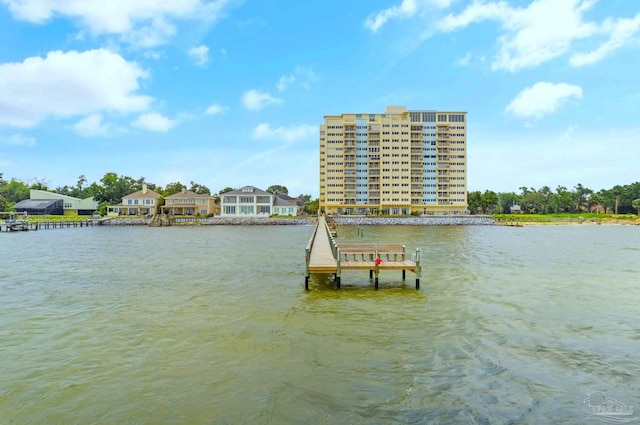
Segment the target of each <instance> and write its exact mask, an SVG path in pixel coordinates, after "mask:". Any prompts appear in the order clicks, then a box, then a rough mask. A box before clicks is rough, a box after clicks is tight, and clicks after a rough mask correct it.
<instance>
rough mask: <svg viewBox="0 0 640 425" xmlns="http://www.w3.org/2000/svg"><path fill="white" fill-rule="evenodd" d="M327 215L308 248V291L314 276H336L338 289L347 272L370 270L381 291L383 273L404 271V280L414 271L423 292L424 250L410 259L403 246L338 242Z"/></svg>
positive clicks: (319, 221) (418, 286) (321, 221)
mask: <svg viewBox="0 0 640 425" xmlns="http://www.w3.org/2000/svg"><path fill="white" fill-rule="evenodd" d="M332 227H333V226H330V225H329V224H328V223H327V221H326V220H325V217H324V216H320V217H318V223H317V224H316V227H315V229H314V231H313V234H312V235H311V238H310V239H309V243H308V244H307V247H306V249H305V256H306V265H305V285H304V286H305V289H307V290H308V289H309V278H310V277H311V274H314V273H332V274H334V276H335V282H336V288H338V289H339V288H340V286H341V277H342V272H343V271H345V270H369V278H370V279H373V280H374V285H375V289H378V277H379V273H380V271H381V270H401V271H402V280H404V279H405V278H406V271H407V270H409V271H412V272H414V273H415V277H416V289H420V275H421V271H422V266H421V264H420V254H421V253H420V249H416V252H415V253H414V254H412V255H411V258H408V257H407V254H406V252H405V246H404V245H402V244H386V243H380V244H377V243H337V242H336V241H335V236H334V235H335V234H336V230H335V228H332Z"/></svg>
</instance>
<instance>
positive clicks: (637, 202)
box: [631, 198, 640, 215]
mask: <svg viewBox="0 0 640 425" xmlns="http://www.w3.org/2000/svg"><path fill="white" fill-rule="evenodd" d="M631 206H632V207H633V208H635V209H636V211H638V215H640V198H638V199H634V200H633V201H631Z"/></svg>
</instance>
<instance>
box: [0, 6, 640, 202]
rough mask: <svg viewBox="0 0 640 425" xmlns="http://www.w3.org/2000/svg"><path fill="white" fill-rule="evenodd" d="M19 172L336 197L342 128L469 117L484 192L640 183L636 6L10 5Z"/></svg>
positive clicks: (9, 58) (1, 53)
mask: <svg viewBox="0 0 640 425" xmlns="http://www.w3.org/2000/svg"><path fill="white" fill-rule="evenodd" d="M0 28H2V30H1V31H0V42H1V44H2V46H3V47H2V49H0V172H2V173H3V174H4V177H5V178H12V177H14V178H17V179H20V180H22V181H25V182H33V181H35V180H36V179H38V180H45V181H46V182H47V183H48V184H49V187H51V188H55V187H57V186H64V185H75V184H76V182H77V181H78V177H79V176H80V175H81V174H82V175H85V176H86V177H87V179H88V181H89V182H94V181H96V182H97V181H99V180H100V178H102V176H103V175H104V174H105V173H106V172H116V173H117V174H119V175H126V176H131V177H134V178H139V177H145V178H146V179H147V181H149V182H153V183H156V184H158V185H162V186H164V185H166V184H167V183H172V182H177V181H179V182H182V183H183V184H187V185H188V184H189V182H191V181H194V182H197V183H199V184H203V185H206V186H208V187H209V188H210V189H211V190H212V191H213V192H216V191H218V190H220V189H222V188H224V187H227V186H231V187H240V186H243V185H254V186H257V187H260V188H263V189H266V188H267V187H268V186H271V185H275V184H278V185H284V186H286V187H287V188H288V189H289V193H290V195H294V196H296V195H298V194H300V193H303V194H311V195H312V196H313V197H314V198H315V197H317V196H318V126H319V125H320V124H321V123H322V122H323V117H324V115H338V114H341V113H346V112H362V113H376V112H384V109H385V107H386V106H387V105H405V106H407V108H408V109H416V110H425V109H427V110H429V109H436V110H454V111H467V112H468V124H467V125H468V175H469V182H468V189H469V190H470V191H475V190H480V191H484V190H486V189H490V190H494V191H498V192H508V191H515V192H519V187H521V186H527V187H535V188H540V187H542V186H545V185H547V186H549V187H551V188H552V189H555V188H556V187H557V186H558V185H563V186H566V187H568V188H572V187H573V186H575V185H576V184H578V183H581V184H583V185H584V186H586V187H588V188H591V189H594V190H599V189H603V188H604V189H609V188H611V187H612V186H613V185H616V184H629V183H633V182H635V181H639V180H640V164H639V159H640V143H639V142H640V139H639V136H638V135H639V134H640V120H639V118H640V2H639V1H637V0H599V1H597V0H534V1H531V0H511V1H492V0H483V1H480V0H477V1H473V0H366V1H360V0H350V1H348V2H345V1H334V0H324V1H321V2H320V1H318V2H306V1H283V0H245V1H240V0H217V1H211V0H136V1H131V0H109V1H108V2H105V1H104V0H83V1H77V0H0Z"/></svg>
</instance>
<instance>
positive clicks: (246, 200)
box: [240, 196, 253, 204]
mask: <svg viewBox="0 0 640 425" xmlns="http://www.w3.org/2000/svg"><path fill="white" fill-rule="evenodd" d="M240 203H241V204H252V203H253V196H241V197H240Z"/></svg>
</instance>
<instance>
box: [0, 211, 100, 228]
mask: <svg viewBox="0 0 640 425" xmlns="http://www.w3.org/2000/svg"><path fill="white" fill-rule="evenodd" d="M99 221H100V220H94V219H91V218H88V219H86V220H34V219H29V217H28V216H27V214H26V213H16V212H8V213H0V232H23V231H27V230H39V229H62V228H65V227H66V228H71V227H89V226H94V225H96V224H97V223H98V224H99Z"/></svg>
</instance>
